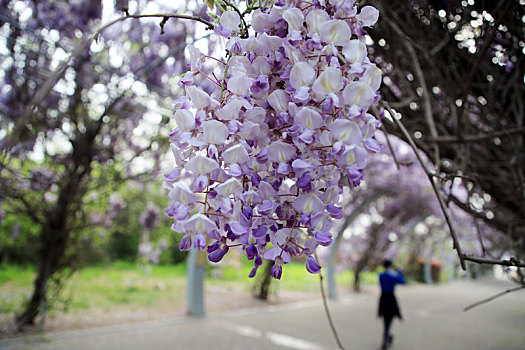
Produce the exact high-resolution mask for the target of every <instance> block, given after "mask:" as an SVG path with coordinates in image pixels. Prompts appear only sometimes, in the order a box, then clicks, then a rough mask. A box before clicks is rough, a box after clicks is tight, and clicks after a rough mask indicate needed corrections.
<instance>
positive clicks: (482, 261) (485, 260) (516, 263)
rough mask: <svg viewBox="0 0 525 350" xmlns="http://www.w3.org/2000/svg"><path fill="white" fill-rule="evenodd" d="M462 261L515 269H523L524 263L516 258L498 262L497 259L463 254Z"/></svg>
mask: <svg viewBox="0 0 525 350" xmlns="http://www.w3.org/2000/svg"><path fill="white" fill-rule="evenodd" d="M463 260H467V261H472V262H475V263H478V264H491V265H502V266H515V267H523V268H525V262H524V261H521V260H518V259H516V258H510V259H509V260H498V259H488V258H480V257H477V256H473V255H466V254H463Z"/></svg>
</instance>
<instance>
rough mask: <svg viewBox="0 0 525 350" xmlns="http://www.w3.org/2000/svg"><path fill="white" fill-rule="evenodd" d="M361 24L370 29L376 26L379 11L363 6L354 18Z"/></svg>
mask: <svg viewBox="0 0 525 350" xmlns="http://www.w3.org/2000/svg"><path fill="white" fill-rule="evenodd" d="M356 18H357V19H358V20H360V21H361V24H362V25H363V26H365V27H371V26H373V25H374V24H376V22H377V20H378V19H379V10H378V9H376V8H375V7H373V6H365V7H363V8H362V9H361V12H359V14H358V15H357V16H356Z"/></svg>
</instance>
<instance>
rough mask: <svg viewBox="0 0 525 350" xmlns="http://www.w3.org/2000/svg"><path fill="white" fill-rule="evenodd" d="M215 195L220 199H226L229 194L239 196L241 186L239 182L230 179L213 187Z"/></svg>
mask: <svg viewBox="0 0 525 350" xmlns="http://www.w3.org/2000/svg"><path fill="white" fill-rule="evenodd" d="M215 190H216V191H217V193H218V194H219V195H220V196H222V197H227V196H229V195H230V194H239V193H241V192H242V184H241V183H240V181H239V180H237V179H236V178H234V177H232V178H231V179H229V180H227V181H225V182H223V183H222V184H220V185H218V186H217V187H215Z"/></svg>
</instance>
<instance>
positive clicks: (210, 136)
mask: <svg viewBox="0 0 525 350" xmlns="http://www.w3.org/2000/svg"><path fill="white" fill-rule="evenodd" d="M202 130H203V132H204V142H205V143H208V144H210V143H211V144H214V145H222V144H224V142H225V141H226V139H227V138H228V128H227V127H226V125H225V124H224V123H221V122H220V121H218V120H207V121H205V122H204V123H202Z"/></svg>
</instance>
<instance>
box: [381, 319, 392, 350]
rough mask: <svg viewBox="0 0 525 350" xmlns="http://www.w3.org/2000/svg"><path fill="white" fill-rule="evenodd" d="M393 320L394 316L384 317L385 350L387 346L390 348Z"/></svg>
mask: <svg viewBox="0 0 525 350" xmlns="http://www.w3.org/2000/svg"><path fill="white" fill-rule="evenodd" d="M393 319H394V316H393V315H383V324H384V332H383V348H386V346H388V345H389V343H390V327H391V326H392V320H393Z"/></svg>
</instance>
